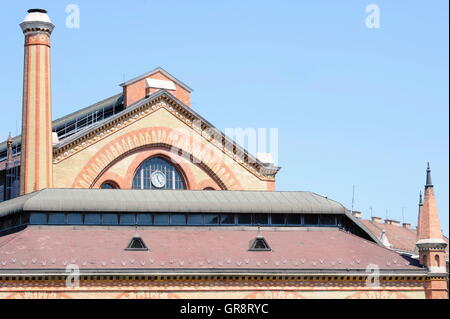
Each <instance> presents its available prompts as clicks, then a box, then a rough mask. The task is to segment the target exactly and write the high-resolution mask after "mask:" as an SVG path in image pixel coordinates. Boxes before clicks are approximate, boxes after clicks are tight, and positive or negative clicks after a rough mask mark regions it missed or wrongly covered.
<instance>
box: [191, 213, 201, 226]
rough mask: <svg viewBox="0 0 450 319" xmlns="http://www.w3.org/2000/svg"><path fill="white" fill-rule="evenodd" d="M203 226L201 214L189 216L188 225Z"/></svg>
mask: <svg viewBox="0 0 450 319" xmlns="http://www.w3.org/2000/svg"><path fill="white" fill-rule="evenodd" d="M201 224H203V216H202V214H189V215H188V225H201Z"/></svg>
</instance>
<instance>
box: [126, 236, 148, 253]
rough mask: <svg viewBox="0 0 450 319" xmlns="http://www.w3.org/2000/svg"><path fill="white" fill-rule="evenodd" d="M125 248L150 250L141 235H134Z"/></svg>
mask: <svg viewBox="0 0 450 319" xmlns="http://www.w3.org/2000/svg"><path fill="white" fill-rule="evenodd" d="M125 250H148V248H147V246H146V245H145V243H144V241H143V240H142V238H141V237H139V235H134V236H133V238H132V239H131V241H130V243H129V244H128V246H127V248H125Z"/></svg>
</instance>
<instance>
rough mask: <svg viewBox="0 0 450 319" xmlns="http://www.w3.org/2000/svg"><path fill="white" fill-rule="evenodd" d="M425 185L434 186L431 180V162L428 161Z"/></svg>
mask: <svg viewBox="0 0 450 319" xmlns="http://www.w3.org/2000/svg"><path fill="white" fill-rule="evenodd" d="M425 187H433V183H432V182H431V169H430V163H429V162H428V163H427V181H426V184H425Z"/></svg>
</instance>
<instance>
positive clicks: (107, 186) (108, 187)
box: [100, 182, 119, 189]
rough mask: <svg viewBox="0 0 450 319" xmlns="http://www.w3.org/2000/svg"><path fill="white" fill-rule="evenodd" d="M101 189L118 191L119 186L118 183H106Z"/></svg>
mask: <svg viewBox="0 0 450 319" xmlns="http://www.w3.org/2000/svg"><path fill="white" fill-rule="evenodd" d="M100 188H101V189H117V188H119V186H117V184H116V183H113V182H104V183H103V184H102V185H101V186H100Z"/></svg>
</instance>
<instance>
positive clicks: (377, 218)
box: [372, 216, 381, 223]
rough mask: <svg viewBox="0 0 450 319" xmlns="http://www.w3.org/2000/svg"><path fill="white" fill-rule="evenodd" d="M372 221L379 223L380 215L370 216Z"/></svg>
mask: <svg viewBox="0 0 450 319" xmlns="http://www.w3.org/2000/svg"><path fill="white" fill-rule="evenodd" d="M372 221H373V222H375V223H381V217H375V216H373V217H372Z"/></svg>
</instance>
